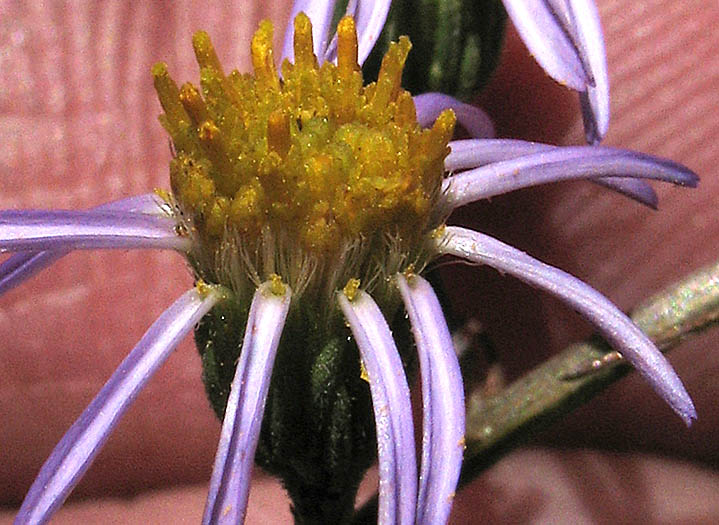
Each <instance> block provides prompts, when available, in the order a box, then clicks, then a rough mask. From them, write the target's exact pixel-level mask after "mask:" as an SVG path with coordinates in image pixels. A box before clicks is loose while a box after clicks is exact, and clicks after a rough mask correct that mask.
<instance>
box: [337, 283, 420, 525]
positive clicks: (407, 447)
mask: <svg viewBox="0 0 719 525" xmlns="http://www.w3.org/2000/svg"><path fill="white" fill-rule="evenodd" d="M338 301H339V304H340V308H341V309H342V312H343V313H344V315H345V319H347V322H348V324H349V326H350V329H351V330H352V334H353V335H354V338H355V341H356V342H357V347H358V348H359V351H360V355H361V357H362V362H363V364H364V367H365V369H366V371H367V376H368V378H369V379H368V380H369V385H370V391H371V394H372V408H373V410H374V415H375V424H376V428H377V455H378V458H379V478H380V479H379V513H378V523H380V524H387V525H390V524H395V523H398V524H402V525H404V524H407V525H411V524H413V523H414V522H415V510H416V509H415V505H416V503H417V464H416V459H415V445H414V425H413V423H412V407H411V405H410V397H409V387H408V386H407V379H406V377H405V374H404V368H403V367H402V361H401V359H400V357H399V353H398V351H397V347H396V346H395V344H394V340H393V339H392V334H391V333H390V330H389V326H387V322H386V321H385V319H384V317H383V315H382V312H381V311H380V309H379V307H378V306H377V304H376V303H375V302H374V301H373V300H372V298H371V297H370V296H369V295H368V294H366V293H365V292H363V291H361V290H358V291H357V292H356V294H355V297H354V298H353V300H352V301H350V300H349V299H348V298H347V296H346V295H345V294H344V293H339V294H338Z"/></svg>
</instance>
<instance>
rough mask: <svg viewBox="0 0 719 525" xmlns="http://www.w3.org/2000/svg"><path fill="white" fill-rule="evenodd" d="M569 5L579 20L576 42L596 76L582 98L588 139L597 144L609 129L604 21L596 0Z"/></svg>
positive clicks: (581, 95) (585, 61) (577, 1)
mask: <svg viewBox="0 0 719 525" xmlns="http://www.w3.org/2000/svg"><path fill="white" fill-rule="evenodd" d="M567 5H568V7H569V11H570V13H571V16H572V19H573V21H574V22H575V28H576V32H575V35H576V36H575V44H576V46H577V48H578V49H579V50H580V55H581V56H582V59H583V62H584V64H585V67H586V68H587V69H588V71H589V75H590V76H591V78H592V83H591V84H589V85H588V86H587V91H586V92H583V93H580V96H579V100H580V102H581V106H582V117H583V118H584V130H585V134H586V137H587V142H589V143H590V144H596V143H598V142H599V141H601V140H602V138H603V137H604V135H606V134H607V130H608V129H609V75H608V73H607V55H606V52H605V49H604V36H603V35H602V24H601V21H600V20H599V13H598V11H597V6H596V5H595V3H594V1H593V0H568V4H567Z"/></svg>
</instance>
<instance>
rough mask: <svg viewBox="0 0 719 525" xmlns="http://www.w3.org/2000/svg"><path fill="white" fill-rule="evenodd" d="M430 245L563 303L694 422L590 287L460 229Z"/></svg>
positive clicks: (665, 375)
mask: <svg viewBox="0 0 719 525" xmlns="http://www.w3.org/2000/svg"><path fill="white" fill-rule="evenodd" d="M435 243H436V249H437V251H438V252H439V253H441V254H449V255H455V256H457V257H461V258H463V259H465V260H468V261H472V262H475V263H480V264H487V265H489V266H491V267H492V268H495V269H497V270H499V271H500V272H506V273H509V274H510V275H513V276H515V277H517V278H518V279H520V280H522V281H524V282H526V283H528V284H530V285H532V286H536V287H538V288H541V289H543V290H546V291H547V292H549V293H551V294H553V295H554V296H556V297H558V298H559V299H562V300H563V301H564V302H566V303H567V304H568V305H570V306H571V307H572V308H574V309H575V310H576V311H577V312H578V313H580V314H581V315H583V316H584V317H585V318H586V319H587V320H589V322H591V323H592V324H593V325H594V326H596V327H597V329H599V331H600V332H601V334H602V335H603V336H604V337H605V338H606V339H607V341H608V342H609V343H610V344H611V345H612V346H613V347H614V348H616V349H617V350H618V351H619V352H621V353H622V355H623V356H624V357H626V358H627V359H628V360H629V362H630V363H632V365H634V367H635V368H636V369H637V370H638V371H639V373H640V374H641V375H642V376H644V378H645V379H646V380H647V381H648V382H649V384H650V385H651V386H652V388H654V390H655V391H656V392H657V393H658V394H659V395H660V396H661V397H662V398H663V399H664V400H665V401H666V402H667V403H669V405H670V406H671V407H672V409H674V411H675V412H676V413H677V414H678V415H679V416H680V417H681V418H682V419H683V420H684V422H685V423H686V424H687V425H691V423H692V420H694V419H696V418H697V414H696V410H695V409H694V404H693V403H692V400H691V398H690V397H689V394H688V393H687V391H686V389H685V388H684V385H683V384H682V382H681V380H680V379H679V376H677V374H676V372H675V371H674V369H673V368H672V366H671V364H669V361H667V359H666V358H665V357H664V355H662V353H661V352H660V351H659V350H658V349H657V347H656V346H654V344H653V343H652V342H651V341H650V340H649V338H648V337H647V336H646V335H644V333H643V332H642V331H641V330H640V329H639V328H638V327H637V326H636V325H635V324H634V323H633V322H632V321H631V320H630V319H629V317H627V316H626V315H625V314H624V313H622V312H621V311H620V310H619V309H618V308H617V307H616V306H614V304H612V302H611V301H609V300H608V299H607V298H606V297H604V296H603V295H602V294H600V293H599V292H597V291H596V290H594V289H593V288H592V287H590V286H589V285H587V284H585V283H583V282H582V281H580V280H579V279H577V278H576V277H573V276H571V275H569V274H567V273H566V272H563V271H562V270H560V269H558V268H554V267H553V266H549V265H548V264H545V263H543V262H540V261H538V260H536V259H534V258H532V257H530V256H529V255H527V254H526V253H523V252H521V251H519V250H517V249H516V248H512V247H511V246H508V245H506V244H504V243H502V242H500V241H498V240H496V239H494V238H492V237H489V236H488V235H484V234H482V233H478V232H474V231H472V230H467V229H465V228H460V227H456V226H450V227H447V228H446V229H445V231H444V233H443V234H442V235H441V238H438V239H436V240H435Z"/></svg>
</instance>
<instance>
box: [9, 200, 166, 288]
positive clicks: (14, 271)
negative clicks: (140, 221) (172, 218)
mask: <svg viewBox="0 0 719 525" xmlns="http://www.w3.org/2000/svg"><path fill="white" fill-rule="evenodd" d="M92 209H93V210H96V211H102V210H112V211H126V212H131V213H146V214H151V215H163V214H164V212H163V210H162V203H161V201H160V200H159V198H158V197H157V195H155V194H154V193H146V194H144V195H137V196H135V197H129V198H127V199H121V200H118V201H114V202H109V203H107V204H102V205H100V206H97V207H95V208H92ZM68 253H69V251H68V250H54V251H43V252H21V253H16V254H14V255H13V256H11V257H10V258H9V259H7V260H6V261H4V262H3V263H2V264H0V295H2V294H3V293H5V292H7V291H8V290H10V289H12V288H14V287H16V286H18V285H19V284H21V283H22V282H24V281H25V280H27V279H29V278H30V277H32V276H33V275H35V274H36V273H38V272H39V271H40V270H42V269H44V268H47V267H48V266H50V265H51V264H53V263H54V262H56V261H57V260H58V259H60V258H62V257H64V256H65V255H67V254H68Z"/></svg>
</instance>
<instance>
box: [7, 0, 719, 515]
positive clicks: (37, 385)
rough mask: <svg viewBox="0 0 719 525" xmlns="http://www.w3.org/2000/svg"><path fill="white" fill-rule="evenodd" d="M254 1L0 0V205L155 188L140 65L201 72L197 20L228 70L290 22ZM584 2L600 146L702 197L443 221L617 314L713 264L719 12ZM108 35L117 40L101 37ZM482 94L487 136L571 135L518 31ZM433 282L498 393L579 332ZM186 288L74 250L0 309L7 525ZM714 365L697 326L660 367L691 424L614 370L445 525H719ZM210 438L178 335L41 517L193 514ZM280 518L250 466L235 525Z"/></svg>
mask: <svg viewBox="0 0 719 525" xmlns="http://www.w3.org/2000/svg"><path fill="white" fill-rule="evenodd" d="M173 4H174V3H173ZM267 4H273V3H271V2H263V3H259V2H258V3H256V4H254V3H253V5H256V7H254V8H252V7H249V8H248V7H245V8H244V9H243V10H242V12H241V14H240V10H239V8H237V10H236V12H230V11H229V9H225V10H214V9H207V8H205V7H203V8H199V7H193V3H192V2H187V4H186V5H185V4H178V5H180V7H176V8H170V7H169V3H168V5H167V6H164V7H151V8H144V9H145V11H144V12H141V13H140V12H136V11H134V10H133V9H132V8H130V7H128V5H129V2H122V1H118V2H116V3H110V2H107V3H104V2H98V3H96V4H93V7H92V8H90V9H86V8H81V9H77V6H74V5H73V6H72V8H71V7H70V5H68V6H67V9H65V10H63V9H62V8H60V7H48V8H46V10H44V9H43V8H37V10H36V11H33V12H27V11H26V10H25V9H24V7H23V6H22V4H21V3H20V2H17V3H10V4H9V5H3V7H0V21H1V22H0V28H1V29H0V49H1V50H2V53H0V64H2V68H1V69H0V81H1V82H0V85H2V88H1V89H0V144H2V145H3V147H2V149H1V150H0V178H1V180H2V181H3V185H2V186H3V189H2V192H1V193H0V208H30V207H36V208H40V207H57V208H78V207H86V206H92V205H95V204H99V203H101V202H103V201H107V200H112V199H116V198H122V197H125V196H129V195H133V194H137V193H142V192H146V191H149V190H151V189H153V188H154V187H162V186H166V185H167V182H166V180H167V161H168V159H169V157H170V153H169V150H168V148H167V146H166V144H167V139H166V137H165V135H164V132H163V131H162V129H161V128H160V125H159V124H158V123H157V121H156V120H155V118H154V115H156V114H158V113H159V112H160V109H159V104H158V103H157V102H156V99H155V97H154V92H153V90H152V84H151V78H150V75H149V68H150V66H151V64H152V63H153V62H154V61H155V60H160V59H161V60H165V61H166V62H168V64H169V67H170V70H171V72H172V74H173V75H174V76H176V77H177V78H179V79H183V80H184V79H191V80H192V81H193V82H194V81H196V78H197V73H196V69H195V67H194V62H193V60H192V55H191V46H190V34H191V31H193V30H195V29H198V28H206V29H208V30H209V31H210V33H211V35H212V37H213V41H214V42H215V45H216V47H217V48H218V51H219V54H220V57H221V58H222V59H223V61H224V63H225V64H228V65H233V66H237V67H238V69H240V70H243V71H245V70H248V69H249V58H248V50H247V47H246V46H245V45H244V43H245V42H248V39H249V36H250V35H251V33H252V32H253V31H254V29H255V27H256V24H257V22H258V21H259V20H260V19H261V18H266V17H270V18H272V19H273V20H275V21H277V23H276V27H277V28H278V29H277V33H278V35H280V34H281V30H279V28H280V27H282V28H283V27H284V24H285V21H286V17H287V7H285V6H282V7H276V6H273V5H267ZM278 4H280V3H279V2H278ZM281 4H284V3H281ZM598 4H599V7H600V12H601V15H602V21H603V24H604V30H605V37H606V40H607V43H608V56H609V68H610V79H611V81H612V123H611V126H610V133H609V135H608V137H607V139H606V143H607V144H609V145H617V146H621V147H627V148H631V149H637V150H641V151H646V152H648V153H652V154H656V155H661V156H665V157H670V158H672V159H674V160H677V161H679V162H682V163H685V164H686V165H688V166H689V167H691V168H692V169H694V170H695V171H697V172H698V173H699V174H700V175H701V176H702V182H701V186H700V188H699V189H698V190H693V191H690V190H682V189H678V188H671V187H666V186H656V189H657V191H658V193H659V196H660V211H659V212H653V211H651V210H648V209H646V208H644V207H642V206H640V205H637V204H634V203H632V202H629V201H626V200H624V199H623V198H622V197H619V196H616V195H614V194H612V193H611V192H608V191H607V190H604V189H601V188H597V187H595V186H593V185H589V184H585V183H577V184H563V185H555V186H552V187H546V188H539V189H534V190H528V191H524V192H520V193H518V194H514V195H510V196H506V197H499V198H495V199H493V200H492V202H491V203H480V204H477V205H473V206H470V207H467V208H465V209H463V210H461V211H460V212H459V213H458V214H457V217H456V222H457V223H462V224H465V225H469V226H473V227H475V228H478V229H481V230H482V231H485V232H488V233H491V234H496V235H497V236H499V237H500V238H501V239H503V240H505V241H506V242H509V243H511V244H513V245H514V246H517V247H519V248H521V249H523V250H526V251H528V252H529V253H531V254H532V255H534V256H536V257H538V258H540V259H542V260H545V261H546V262H549V263H552V264H554V265H556V266H559V267H560V268H563V269H565V270H567V271H569V272H570V273H573V274H575V275H577V276H579V277H581V278H582V279H584V280H585V281H587V282H589V283H590V284H592V285H593V286H595V287H596V288H597V289H599V290H600V291H602V292H603V293H605V294H607V295H608V296H609V297H610V298H611V299H612V300H614V301H615V302H616V303H617V304H619V305H620V306H621V307H623V308H631V307H632V306H633V305H635V304H636V303H637V302H638V301H639V300H641V299H642V298H643V297H646V296H648V295H650V294H651V293H653V292H656V291H658V290H660V289H661V288H662V287H663V286H666V285H667V284H669V283H671V282H672V281H673V280H675V279H677V278H679V277H681V276H682V275H684V274H686V273H687V272H689V271H691V270H693V269H696V268H699V267H701V266H703V265H706V264H708V263H710V262H712V261H713V260H715V258H716V251H715V249H714V248H715V247H714V243H712V242H711V241H710V240H711V239H713V238H714V237H715V236H716V235H717V234H719V231H717V230H719V226H717V225H719V221H717V220H716V219H717V218H718V217H717V215H719V211H717V207H716V206H715V205H714V201H713V199H714V198H715V197H716V195H717V193H719V182H717V180H719V179H718V178H717V177H716V175H719V172H718V171H717V165H719V152H718V151H717V149H716V147H715V145H714V144H715V135H716V124H715V122H716V115H714V112H715V111H716V109H715V108H717V107H719V94H717V90H716V85H717V81H719V72H718V71H719V58H718V57H717V56H716V54H715V53H713V52H712V50H713V49H716V48H717V46H718V45H719V33H717V32H716V31H713V32H712V28H715V27H717V24H718V23H719V7H717V6H715V5H713V3H711V2H703V1H701V0H687V1H686V2H681V3H677V2H671V1H669V0H663V1H660V0H656V1H652V2H646V3H644V4H642V3H635V2H626V1H625V0H604V1H599V2H598ZM178 13H179V14H178ZM111 22H112V23H117V24H118V25H117V29H118V30H119V31H122V32H116V33H112V32H110V31H109V30H107V28H108V27H110V26H111V24H110V23H111ZM87 27H89V28H90V30H89V33H88V30H87V29H85V28H87ZM98 28H100V29H98ZM173 33H174V35H173ZM238 42H240V43H243V45H238V44H237V43H238ZM28 55H29V56H30V57H31V59H30V60H28V59H27V58H26V57H27V56H28ZM479 103H480V104H481V105H482V106H483V107H485V108H487V109H488V110H489V112H490V113H491V114H492V117H493V118H494V119H495V121H496V122H497V125H498V130H499V133H500V135H501V136H511V137H516V138H526V139H536V140H543V141H549V142H559V143H565V144H570V143H574V144H576V143H581V142H582V141H583V137H582V131H581V123H580V120H579V118H578V114H579V113H578V104H577V103H576V100H575V96H574V95H573V94H572V93H570V92H568V91H566V90H564V89H563V88H561V87H560V86H558V85H556V84H554V83H553V82H552V81H551V80H550V79H548V78H547V77H545V76H544V74H543V73H542V72H541V70H540V69H539V68H538V66H536V65H535V64H534V62H533V61H532V59H531V58H530V57H529V56H528V54H527V52H526V50H525V49H524V47H523V46H522V44H521V43H520V42H519V40H518V38H517V37H516V35H515V34H514V32H513V31H510V33H509V36H508V44H507V48H506V50H505V53H504V55H503V58H502V63H501V66H500V69H499V71H498V72H497V74H496V76H495V78H494V80H493V82H492V84H491V85H490V86H489V87H488V89H487V90H486V92H485V93H484V94H483V95H482V97H481V98H480V100H479ZM444 278H445V280H446V281H447V284H448V288H449V293H450V296H451V297H452V303H453V308H454V309H455V314H456V315H457V317H459V318H468V317H477V318H478V319H481V320H482V322H483V324H484V326H485V327H486V328H487V330H488V332H489V334H490V336H491V337H492V338H493V339H494V340H495V342H496V344H497V346H498V350H499V356H500V361H501V364H502V366H503V368H504V370H505V373H506V375H507V377H508V378H510V379H512V378H514V377H516V376H518V375H519V374H520V373H521V372H522V371H523V370H526V369H527V368H529V367H531V366H534V365H536V364H537V363H539V362H541V361H542V360H543V359H545V358H546V357H547V356H549V355H551V354H552V353H553V352H555V351H556V350H557V349H559V348H562V347H563V346H565V345H566V344H568V343H569V342H571V341H573V340H576V338H577V337H582V336H585V335H587V334H588V333H589V332H590V329H589V328H588V327H587V325H586V324H585V323H584V322H582V321H581V320H579V319H578V318H577V316H576V315H575V314H573V313H572V312H569V311H567V309H565V308H563V307H562V306H561V305H559V304H557V302H556V301H554V300H551V299H548V298H547V297H546V296H545V295H542V294H539V293H536V292H534V291H533V290H531V289H528V288H527V287H526V286H524V285H521V284H519V283H517V282H515V281H513V280H511V279H505V278H502V277H500V276H498V274H497V273H496V272H493V271H491V270H487V269H479V270H477V269H472V268H466V267H462V266H459V265H452V266H450V267H448V268H446V269H445V273H444ZM190 284H191V281H190V278H189V275H188V273H187V272H186V270H185V268H184V265H183V263H182V260H181V258H180V257H179V256H177V255H175V254H156V253H141V252H113V253H107V252H106V253H101V252H87V253H75V254H72V255H70V256H68V257H66V258H65V259H63V260H62V261H60V262H59V263H58V264H56V265H55V267H53V268H52V269H50V270H47V271H45V272H43V273H41V274H40V275H38V276H36V277H35V278H34V279H32V280H31V281H29V282H28V283H26V284H24V285H23V286H22V287H20V288H19V289H16V290H13V291H11V292H9V293H8V294H7V295H5V296H3V297H0V414H2V420H3V425H2V426H0V444H1V446H0V505H4V506H5V508H6V509H7V510H6V511H0V523H9V522H10V521H11V519H12V515H13V514H14V511H13V509H12V507H13V506H16V505H19V503H20V501H21V500H22V497H23V495H24V494H25V492H26V491H27V489H28V487H29V485H30V483H31V482H32V479H33V478H34V476H35V474H36V472H37V470H38V469H39V468H40V466H41V464H42V462H43V461H44V460H45V458H46V457H47V455H48V454H49V452H50V451H51V450H52V448H53V447H54V445H55V443H56V442H57V441H58V440H59V439H60V437H61V436H62V434H63V433H64V432H65V430H66V429H67V428H68V427H69V426H70V424H71V423H72V422H73V421H74V419H75V418H76V417H77V416H78V415H79V414H80V412H81V411H82V410H83V409H84V408H85V406H86V405H87V403H88V402H89V401H90V399H91V398H92V397H93V396H94V395H95V393H96V392H97V391H98V390H99V389H100V387H101V386H102V384H103V383H104V381H105V380H106V379H107V377H109V375H110V374H111V373H112V371H113V370H114V369H115V367H116V366H117V364H118V363H119V362H120V361H121V359H122V358H123V357H124V355H125V354H126V353H127V352H128V351H129V349H130V348H132V346H133V345H134V344H135V343H136V341H137V340H138V339H139V338H140V336H141V335H142V333H143V332H144V331H145V330H146V329H147V327H148V326H149V325H150V323H151V322H152V320H153V319H155V318H156V317H157V315H158V314H159V313H160V312H161V311H162V310H163V309H164V308H166V307H167V306H168V305H169V304H170V303H171V302H172V300H174V298H175V297H177V296H178V295H179V294H180V293H181V292H182V291H184V290H185V289H186V288H187V287H188V286H190ZM457 289H459V290H457ZM460 292H461V293H460ZM718 358H719V345H717V343H716V340H715V336H714V332H710V333H708V334H706V335H704V336H702V337H700V338H698V339H696V340H694V341H692V342H690V343H688V344H685V345H683V346H682V347H681V348H679V349H677V350H675V351H674V352H673V353H672V357H671V359H672V362H673V364H674V365H675V367H676V368H677V371H678V372H679V374H680V376H681V377H682V378H683V380H684V381H685V383H686V385H687V388H688V390H689V392H690V394H691V395H692V396H693V398H694V401H695V403H696V406H697V410H698V412H699V421H698V423H696V424H695V426H694V427H693V428H692V429H690V430H687V429H685V428H684V427H683V425H682V423H681V421H680V420H679V419H678V418H677V417H676V416H674V415H673V414H672V413H671V412H670V410H669V409H668V408H667V407H665V406H664V405H663V404H662V402H661V401H660V400H659V399H658V398H657V397H656V396H655V395H654V394H653V393H652V392H651V391H650V390H649V388H648V387H646V385H644V384H643V383H642V382H641V381H640V380H639V378H637V377H633V376H631V377H629V378H627V379H626V380H624V381H622V382H621V383H620V384H618V385H616V386H615V387H613V388H611V389H610V390H609V391H608V392H607V393H605V394H603V395H602V396H600V397H599V398H598V399H597V400H596V401H595V402H592V403H590V404H589V405H588V406H586V407H584V408H582V409H581V410H579V411H578V412H577V413H575V414H573V415H572V416H570V417H569V418H567V419H566V420H565V421H564V422H562V423H561V424H559V425H557V426H555V427H554V428H553V429H552V430H550V431H548V432H546V433H544V434H543V435H541V436H537V437H536V438H535V439H534V441H532V443H531V444H530V448H526V449H523V450H520V451H517V452H515V453H513V454H511V455H510V456H508V457H507V458H505V459H504V460H503V461H501V462H500V463H499V464H497V465H496V466H495V467H494V468H492V469H491V470H490V471H489V472H488V473H486V474H485V475H484V476H482V477H481V478H480V479H478V480H477V481H476V482H475V483H473V484H472V485H471V486H470V487H469V488H468V489H467V490H466V491H464V492H462V493H461V494H460V495H459V496H458V498H457V502H456V505H455V510H454V513H453V522H454V523H482V522H486V521H490V522H500V523H501V522H507V523H509V522H513V523H516V522H524V521H543V520H544V521H546V520H548V519H549V518H550V517H553V518H554V519H555V520H556V519H557V517H559V518H560V520H561V519H565V520H568V519H569V518H570V517H571V518H572V521H577V520H579V521H581V520H584V521H593V522H597V521H601V520H616V519H627V518H628V517H629V519H632V518H635V519H641V520H643V521H645V522H658V521H660V519H661V520H662V521H664V522H676V521H683V522H688V521H693V522H696V521H701V520H709V521H711V517H712V516H713V517H714V518H716V517H717V516H719V504H718V503H716V502H715V500H716V496H715V495H716V494H717V491H718V490H719V475H718V474H717V466H718V465H717V458H718V457H719V444H717V441H716V439H712V437H713V436H714V435H715V432H716V431H717V426H719V408H716V403H715V402H714V400H715V399H716V397H717V395H719V386H718V385H719V381H717V380H716V377H717V375H718V372H719V367H717V365H716V364H715V363H717V362H719V360H718ZM218 432H219V422H218V421H216V420H215V418H214V416H213V415H212V414H211V412H210V411H209V410H208V408H207V403H206V401H205V399H204V393H203V391H202V387H201V384H200V381H199V359H198V357H197V353H196V351H195V350H194V348H193V347H192V345H191V344H190V341H187V342H185V343H184V344H183V345H182V346H181V347H180V348H179V349H178V351H177V352H176V353H175V355H174V356H173V357H172V358H171V359H170V360H169V362H168V364H167V365H166V366H165V367H164V368H163V369H162V370H161V371H160V372H159V373H158V374H157V376H155V378H153V380H152V381H151V382H150V384H149V386H148V387H147V388H146V389H145V391H144V392H143V393H142V394H141V395H140V397H139V399H138V400H137V402H136V403H135V405H134V406H133V408H132V409H131V410H130V411H129V413H128V415H127V417H125V418H124V420H123V421H122V422H121V423H120V425H119V426H118V428H117V430H116V431H115V432H114V434H113V436H112V437H111V438H110V440H109V441H108V443H107V445H106V447H105V450H104V451H103V452H102V453H101V454H100V456H99V457H98V459H97V461H96V462H95V464H94V466H93V467H92V468H91V469H90V471H89V472H88V474H87V475H86V476H85V479H84V480H83V481H82V482H81V483H80V484H79V485H78V487H77V488H76V490H75V492H74V496H73V497H72V498H71V501H70V502H68V504H67V505H66V506H65V507H64V508H63V510H62V511H61V512H60V513H59V514H58V517H57V519H56V521H54V523H77V522H81V521H83V522H88V523H161V522H164V521H166V518H167V514H168V513H170V514H172V515H174V516H179V517H182V518H183V519H185V520H187V522H188V523H195V522H197V521H198V519H199V517H200V515H201V512H202V506H203V503H204V497H205V491H206V484H207V480H208V479H209V475H210V468H211V464H212V460H213V457H214V452H215V446H216V443H217V436H218ZM560 445H561V446H562V449H561V450H560V449H558V448H556V447H557V446H560ZM687 487H691V490H689V491H687V490H686V489H687ZM370 490H371V483H370ZM127 496H132V498H127ZM289 519H290V518H289V512H288V509H287V504H286V502H285V498H284V494H283V492H282V489H281V488H280V487H279V485H278V484H277V483H276V482H274V481H272V480H270V479H269V478H266V477H264V476H262V475H261V474H259V473H258V475H257V476H256V477H255V478H254V481H253V490H252V495H251V498H250V510H249V515H248V520H247V521H248V523H276V522H280V523H282V522H287V521H288V520H289Z"/></svg>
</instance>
